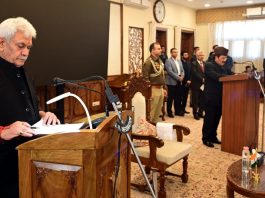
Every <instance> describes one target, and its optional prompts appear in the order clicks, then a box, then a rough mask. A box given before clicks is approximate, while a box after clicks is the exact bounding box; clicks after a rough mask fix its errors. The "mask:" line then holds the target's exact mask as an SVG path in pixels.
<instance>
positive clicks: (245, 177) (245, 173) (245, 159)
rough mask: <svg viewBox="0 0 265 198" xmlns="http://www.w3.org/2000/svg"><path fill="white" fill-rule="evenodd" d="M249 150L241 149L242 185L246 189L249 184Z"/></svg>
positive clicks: (246, 148) (245, 147)
mask: <svg viewBox="0 0 265 198" xmlns="http://www.w3.org/2000/svg"><path fill="white" fill-rule="evenodd" d="M249 155H250V153H249V148H248V147H247V146H244V147H243V151H242V185H243V187H245V188H247V186H248V184H249V162H250V161H249Z"/></svg>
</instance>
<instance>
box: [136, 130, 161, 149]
mask: <svg viewBox="0 0 265 198" xmlns="http://www.w3.org/2000/svg"><path fill="white" fill-rule="evenodd" d="M131 137H132V140H133V139H137V140H148V141H149V146H150V145H153V146H154V147H158V148H160V147H162V146H164V141H163V140H162V139H161V138H160V137H157V136H153V135H140V134H136V133H132V135H131Z"/></svg>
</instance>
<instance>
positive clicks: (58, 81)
mask: <svg viewBox="0 0 265 198" xmlns="http://www.w3.org/2000/svg"><path fill="white" fill-rule="evenodd" d="M52 82H53V85H54V86H57V85H62V84H64V83H65V82H66V80H64V79H61V78H58V77H54V78H53V79H52Z"/></svg>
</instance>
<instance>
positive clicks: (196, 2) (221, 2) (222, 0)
mask: <svg viewBox="0 0 265 198" xmlns="http://www.w3.org/2000/svg"><path fill="white" fill-rule="evenodd" d="M166 1H168V2H173V3H176V4H179V5H182V6H185V7H189V8H192V9H196V10H202V9H212V8H223V7H236V6H249V5H255V4H262V3H265V0H252V2H253V3H251V4H247V3H246V2H247V1H248V0H166ZM206 3H208V4H210V7H205V6H204V5H205V4H206Z"/></svg>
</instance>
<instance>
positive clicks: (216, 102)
mask: <svg viewBox="0 0 265 198" xmlns="http://www.w3.org/2000/svg"><path fill="white" fill-rule="evenodd" d="M227 53H228V49H226V48H224V47H217V48H215V49H214V61H212V62H206V65H205V88H204V94H205V117H204V122H203V127H202V141H203V144H204V145H206V146H208V147H214V145H213V143H216V144H221V142H220V140H218V138H217V128H218V124H219V121H220V118H221V115H222V83H221V82H220V81H219V78H220V77H222V76H226V75H231V74H232V73H231V70H228V69H226V68H225V67H224V65H225V62H226V59H227Z"/></svg>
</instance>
